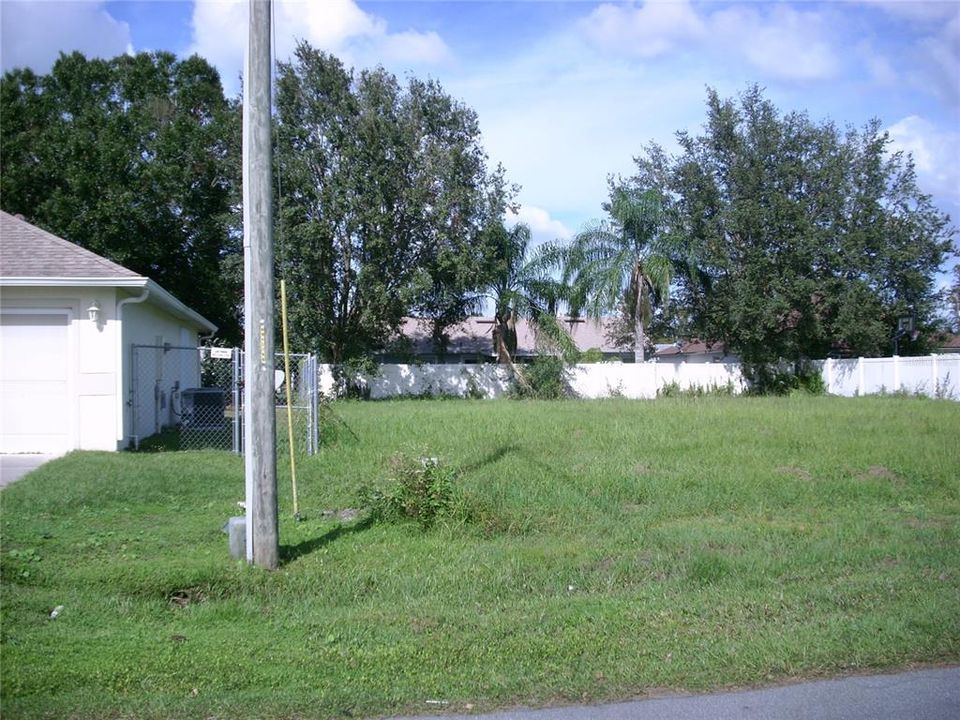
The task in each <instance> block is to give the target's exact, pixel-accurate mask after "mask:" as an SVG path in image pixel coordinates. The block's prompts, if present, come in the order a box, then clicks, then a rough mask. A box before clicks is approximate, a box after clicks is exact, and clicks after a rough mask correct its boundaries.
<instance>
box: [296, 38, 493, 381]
mask: <svg viewBox="0 0 960 720" xmlns="http://www.w3.org/2000/svg"><path fill="white" fill-rule="evenodd" d="M277 106H278V137H279V151H278V174H279V177H280V181H281V182H280V187H281V188H282V194H281V197H280V198H279V202H278V207H279V208H280V211H279V213H280V228H279V232H278V261H279V272H281V273H283V274H284V275H285V276H286V277H287V279H288V282H289V284H290V287H291V290H292V293H293V296H294V297H293V298H292V301H291V307H292V310H291V322H292V324H293V328H294V333H295V335H296V336H297V337H298V338H299V340H300V342H301V344H303V345H305V346H307V347H309V348H311V349H313V350H316V351H318V352H320V353H321V354H322V355H323V356H324V357H325V358H327V359H329V360H331V361H332V362H342V361H345V360H348V359H351V358H357V357H362V356H365V355H368V354H369V353H371V352H373V351H375V350H377V349H379V348H381V347H383V346H384V345H385V344H386V342H387V340H388V339H389V338H390V337H391V335H393V334H394V333H395V332H396V331H397V329H398V327H399V325H400V323H401V321H402V319H403V317H404V315H406V314H409V313H410V312H411V311H414V312H418V313H419V314H421V316H424V317H428V318H429V319H430V320H431V322H432V324H433V328H434V337H435V338H437V339H438V341H439V339H441V338H442V337H443V329H444V328H445V327H446V326H448V325H450V324H452V323H454V322H457V321H459V320H461V319H462V318H463V317H465V316H466V314H467V312H468V310H469V309H470V308H471V307H472V305H473V304H474V303H475V298H476V288H477V287H479V286H480V285H481V284H482V283H483V282H484V279H485V277H486V273H487V268H488V266H489V262H490V259H489V258H490V257H491V251H490V248H489V246H488V244H487V243H486V238H488V237H489V233H487V232H486V228H488V227H489V226H490V225H491V224H492V222H493V219H494V218H500V217H502V215H503V212H504V210H505V207H506V204H507V202H508V200H509V196H510V192H511V190H510V188H509V187H508V186H507V185H506V183H505V181H504V180H503V172H502V170H501V169H499V168H498V169H496V170H495V171H493V172H488V170H487V166H486V155H485V154H484V152H483V149H482V147H481V146H480V142H479V141H480V136H479V126H478V124H477V120H476V115H475V113H474V112H473V111H471V110H469V109H468V108H466V107H464V106H463V105H461V104H459V103H457V102H456V101H454V100H452V99H451V98H450V97H449V96H447V95H446V94H445V93H444V92H443V90H442V89H441V88H440V87H439V85H437V84H436V83H425V82H421V81H418V80H415V79H414V80H410V81H409V84H408V85H407V87H406V88H403V87H401V85H400V83H399V82H398V81H397V79H396V78H395V77H394V76H393V75H391V74H390V73H388V72H386V71H385V70H383V69H382V68H378V69H375V70H368V71H361V72H359V73H354V72H352V71H349V70H347V69H346V68H345V67H344V66H343V65H342V63H341V62H340V61H339V60H337V59H336V58H335V57H333V56H331V55H328V54H326V53H323V52H320V51H318V50H315V49H314V48H312V47H310V46H309V45H307V44H305V43H302V44H300V45H299V46H298V48H297V50H296V53H295V58H294V59H293V61H292V62H290V63H281V64H280V67H279V77H278V82H277Z"/></svg>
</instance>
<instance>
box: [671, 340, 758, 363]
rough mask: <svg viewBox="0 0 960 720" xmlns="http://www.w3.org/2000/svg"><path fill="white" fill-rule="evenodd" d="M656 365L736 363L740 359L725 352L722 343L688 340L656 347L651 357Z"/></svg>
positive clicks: (725, 348)
mask: <svg viewBox="0 0 960 720" xmlns="http://www.w3.org/2000/svg"><path fill="white" fill-rule="evenodd" d="M653 360H654V362H658V363H665V362H669V363H737V362H740V358H739V357H737V356H736V355H731V354H730V353H728V352H727V346H726V345H724V344H723V343H722V342H705V341H703V340H698V339H694V340H689V341H686V342H678V343H673V344H671V345H660V346H658V349H657V352H656V353H654V356H653Z"/></svg>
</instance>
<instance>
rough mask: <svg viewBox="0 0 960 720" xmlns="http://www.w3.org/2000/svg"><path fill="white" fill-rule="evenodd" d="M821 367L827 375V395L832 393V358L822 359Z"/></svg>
mask: <svg viewBox="0 0 960 720" xmlns="http://www.w3.org/2000/svg"><path fill="white" fill-rule="evenodd" d="M823 369H824V372H825V374H826V376H827V395H833V358H827V359H826V360H824V361H823Z"/></svg>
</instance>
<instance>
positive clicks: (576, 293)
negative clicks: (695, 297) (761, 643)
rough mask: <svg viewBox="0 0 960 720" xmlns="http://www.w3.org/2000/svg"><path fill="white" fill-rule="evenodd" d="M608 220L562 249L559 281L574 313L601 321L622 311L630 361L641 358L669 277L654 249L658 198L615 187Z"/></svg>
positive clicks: (659, 215) (659, 216) (664, 257)
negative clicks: (630, 349) (565, 287)
mask: <svg viewBox="0 0 960 720" xmlns="http://www.w3.org/2000/svg"><path fill="white" fill-rule="evenodd" d="M607 211H608V213H609V215H610V219H609V220H608V221H605V222H604V221H601V222H597V223H595V224H594V225H593V226H592V227H589V228H587V229H586V230H584V231H582V232H580V233H578V234H577V235H576V236H575V237H574V239H573V241H572V242H571V243H570V246H569V247H568V248H567V250H566V258H565V264H564V279H565V280H566V282H568V283H570V284H571V287H572V293H573V297H574V299H575V300H574V306H575V309H584V310H586V312H587V315H589V316H590V317H593V318H596V319H598V320H599V319H602V318H603V317H604V316H605V315H606V314H607V313H609V312H610V311H612V310H615V309H621V310H622V311H623V316H624V319H625V320H626V324H627V325H628V326H629V327H630V328H631V329H632V333H631V335H632V338H631V339H632V343H633V356H634V362H643V361H644V360H645V359H646V346H647V334H646V330H645V329H646V328H647V327H649V325H650V322H651V319H652V313H653V307H654V305H655V304H657V303H660V302H663V301H665V300H666V297H667V294H668V292H669V289H670V281H671V278H672V273H673V270H672V265H671V260H670V258H669V257H668V256H667V255H665V254H663V253H662V252H660V251H659V248H658V247H657V240H658V233H659V231H660V226H661V219H662V213H661V199H660V197H659V194H658V192H657V191H656V190H655V189H643V190H640V189H635V188H631V187H628V186H625V185H620V186H616V187H614V188H613V191H612V198H611V201H610V203H609V204H608V206H607Z"/></svg>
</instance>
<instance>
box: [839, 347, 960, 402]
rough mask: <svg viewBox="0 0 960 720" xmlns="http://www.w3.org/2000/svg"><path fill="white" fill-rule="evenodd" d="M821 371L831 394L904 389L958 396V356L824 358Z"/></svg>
mask: <svg viewBox="0 0 960 720" xmlns="http://www.w3.org/2000/svg"><path fill="white" fill-rule="evenodd" d="M821 372H822V373H823V382H824V384H825V385H826V386H827V392H828V393H830V394H832V395H844V396H846V397H851V396H853V395H874V394H877V393H884V392H888V393H892V392H907V393H911V394H917V395H927V396H929V397H948V398H951V399H954V400H957V399H960V355H925V356H922V357H892V358H857V359H850V360H824V361H823V362H822V367H821Z"/></svg>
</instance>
